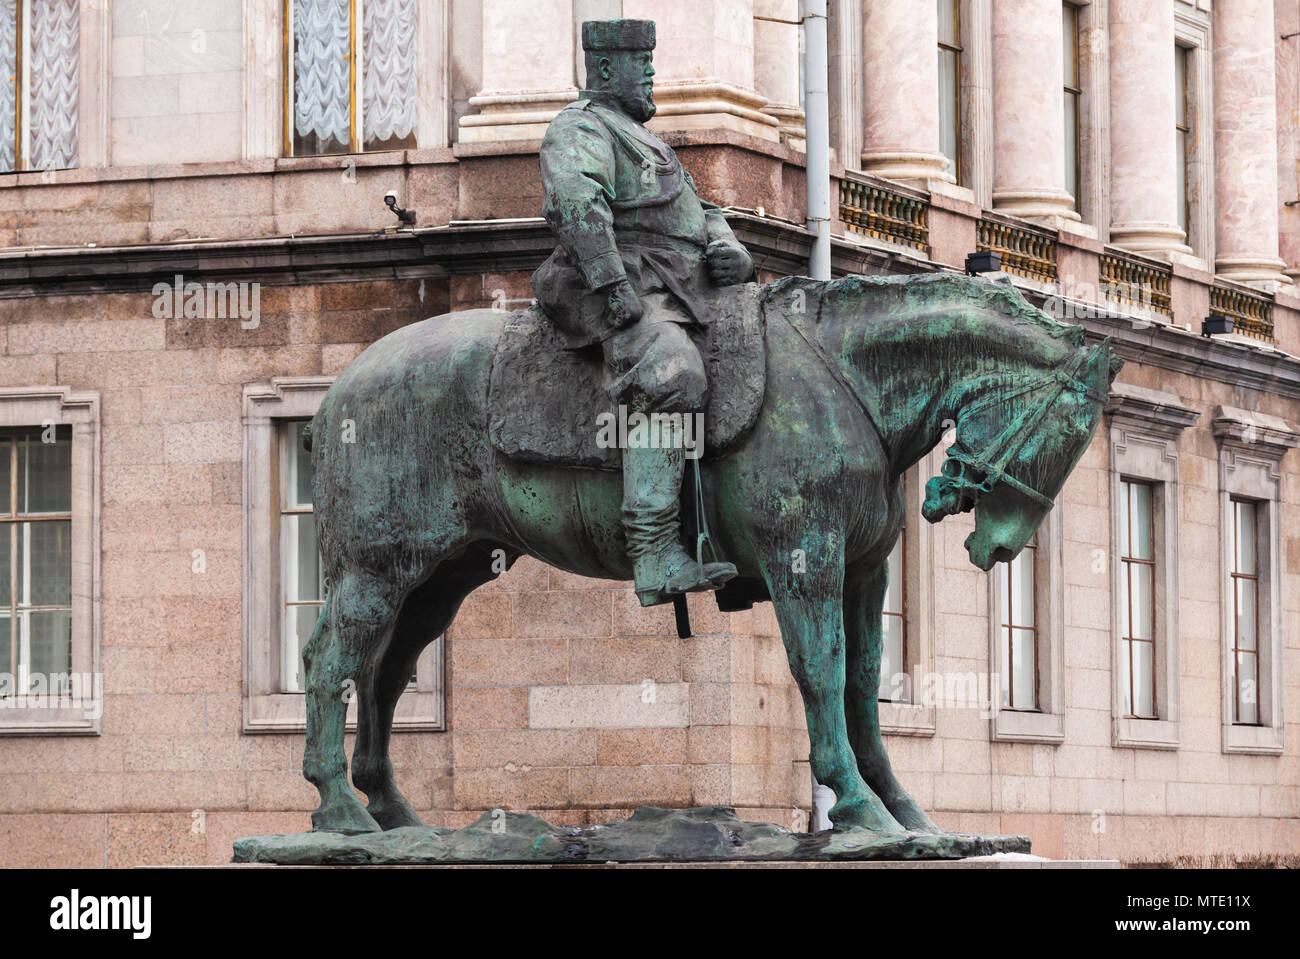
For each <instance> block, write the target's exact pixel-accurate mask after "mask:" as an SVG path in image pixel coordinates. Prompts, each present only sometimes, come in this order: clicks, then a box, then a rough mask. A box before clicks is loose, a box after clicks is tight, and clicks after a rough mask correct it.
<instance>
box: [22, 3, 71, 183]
mask: <svg viewBox="0 0 1300 959" xmlns="http://www.w3.org/2000/svg"><path fill="white" fill-rule="evenodd" d="M78 7H79V4H78V0H31V2H29V3H28V5H27V13H28V16H29V17H30V18H31V24H30V25H29V27H28V35H29V36H30V38H31V41H30V42H31V51H30V56H31V61H30V65H29V67H28V70H27V73H28V77H29V81H28V82H29V89H28V90H26V91H24V95H25V96H26V97H27V117H28V120H27V122H28V141H29V143H30V147H29V150H30V152H29V154H28V157H27V168H28V169H29V170H57V169H66V168H67V167H74V166H76V165H77V100H78V89H79V81H80V77H79V76H78V68H77V64H78V62H79V59H80V58H79V57H78V56H77V45H78V41H79V37H80V30H79V29H78V23H79V20H80V10H79V9H78Z"/></svg>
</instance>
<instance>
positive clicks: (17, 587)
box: [0, 0, 1300, 866]
mask: <svg viewBox="0 0 1300 959" xmlns="http://www.w3.org/2000/svg"><path fill="white" fill-rule="evenodd" d="M8 6H9V7H13V10H14V11H16V13H17V14H18V16H16V17H14V16H11V17H10V20H9V21H8V22H6V23H3V24H0V34H3V35H2V36H0V58H3V57H4V56H5V53H4V50H5V43H6V42H7V41H6V39H5V38H6V37H8V38H10V39H11V40H12V44H11V46H12V48H13V49H14V50H20V51H22V56H21V58H20V59H15V60H14V63H15V64H17V66H16V67H14V68H12V69H11V72H13V73H14V75H15V76H16V77H17V78H18V81H20V82H16V83H15V84H11V85H10V87H9V88H8V90H7V95H8V96H9V97H10V100H9V101H8V104H7V105H8V106H9V107H11V108H12V109H7V110H5V111H0V115H4V116H8V117H11V118H12V119H11V120H7V121H3V122H2V123H0V139H4V140H5V141H6V142H8V143H10V144H12V150H11V152H10V153H9V154H8V155H7V157H5V156H0V164H7V166H6V169H7V170H8V171H9V172H6V173H3V174H0V241H2V242H3V244H4V249H0V495H3V497H4V498H5V502H3V503H0V553H2V554H3V556H2V560H3V563H4V565H3V566H0V573H3V575H2V576H0V579H5V580H6V583H5V586H4V587H3V588H0V626H2V627H3V630H0V673H3V674H5V676H6V677H7V678H8V686H7V687H0V865H5V866H20V865H66V866H101V865H108V866H126V865H133V864H138V863H158V862H182V863H209V862H211V863H215V862H222V861H225V860H226V859H228V857H229V854H230V848H231V845H230V844H231V840H232V839H233V838H234V837H237V836H240V835H248V834H253V833H265V832H284V831H298V830H302V829H305V828H307V827H308V825H309V819H308V814H309V812H310V810H311V809H312V808H314V806H315V801H316V797H315V792H314V790H313V789H312V787H311V786H310V785H309V784H308V783H307V782H306V781H305V780H304V779H303V778H302V776H301V773H300V766H301V762H302V752H303V742H304V739H303V715H304V709H303V702H302V695H301V693H300V692H297V691H296V689H297V688H299V687H298V679H299V677H298V676H297V674H296V670H295V668H294V666H295V661H296V651H297V646H296V643H297V641H298V639H297V637H298V636H299V635H300V634H301V631H302V628H303V626H302V624H303V623H306V624H307V626H308V627H309V625H310V620H311V617H312V616H313V615H314V613H313V612H312V610H313V609H314V606H313V602H314V601H315V600H316V599H318V583H317V582H316V580H315V578H314V577H315V572H314V570H315V567H314V565H313V555H312V552H311V549H310V545H311V543H312V539H311V519H310V502H309V497H308V498H307V499H304V497H303V495H302V493H301V490H302V489H303V488H304V487H302V486H300V485H299V483H300V482H301V480H302V477H303V475H304V472H303V470H304V467H303V461H302V460H301V459H300V458H299V457H298V455H297V453H298V447H297V435H296V433H295V429H296V427H295V424H297V423H301V422H302V421H303V420H304V419H306V418H309V417H310V416H311V414H312V412H313V410H314V409H315V404H316V403H318V402H319V399H320V396H321V395H322V393H323V391H324V390H325V388H326V387H327V386H328V383H329V382H330V380H331V378H332V377H333V376H335V375H336V374H337V373H338V372H339V371H340V370H341V369H342V368H343V367H344V366H346V365H347V363H348V362H349V361H350V360H351V359H352V358H353V357H355V356H356V355H357V354H358V353H359V352H360V351H361V350H362V349H364V348H365V346H366V345H367V344H369V343H370V342H373V341H374V340H375V339H377V338H378V337H380V336H382V335H384V334H385V333H387V332H389V331H391V330H393V329H395V328H396V327H399V326H401V325H403V324H406V323H410V322H413V321H415V320H418V319H422V318H424V317H427V316H432V315H438V314H442V313H446V312H448V311H451V310H458V309H465V308H470V307H487V306H495V307H497V308H502V309H510V308H514V307H515V306H517V305H519V304H520V303H521V302H526V300H527V298H528V297H529V296H530V295H531V294H530V291H529V286H528V278H529V275H530V273H531V271H532V269H533V268H534V267H535V266H536V265H537V264H539V263H540V262H541V261H542V259H543V258H544V257H545V256H546V255H547V254H548V253H549V251H550V249H551V245H552V244H551V239H550V236H549V234H548V232H547V230H546V227H545V225H544V224H543V223H542V222H541V221H540V220H539V219H538V214H539V212H540V206H541V196H540V184H539V175H538V163H537V150H538V145H539V140H540V136H541V133H542V131H543V130H544V128H545V124H546V123H547V121H548V120H549V119H550V117H551V116H553V115H554V113H555V112H556V111H557V110H558V109H559V108H560V107H561V106H563V104H565V103H567V102H569V101H570V100H572V99H574V98H575V97H576V95H577V90H578V88H579V87H580V85H581V81H582V64H581V50H580V47H579V46H578V44H577V42H576V41H577V31H578V25H579V23H580V22H581V21H582V20H585V19H596V18H607V17H616V16H627V17H646V18H652V19H655V20H657V21H658V25H659V26H658V36H659V49H658V50H657V53H656V69H657V75H656V78H655V80H656V83H655V92H656V100H657V102H658V104H659V112H658V115H657V116H656V118H655V120H654V121H653V123H652V126H653V127H654V128H655V129H657V130H659V131H660V132H661V135H663V136H664V137H665V139H667V140H668V142H669V143H671V144H672V145H673V146H674V147H675V148H676V149H677V151H678V154H679V155H680V156H681V158H682V160H683V162H684V163H685V165H686V166H687V168H688V169H689V170H690V171H691V173H692V174H693V176H694V179H695V182H696V183H697V184H698V186H699V188H700V190H701V192H702V194H703V195H704V196H705V197H706V198H707V199H709V200H712V201H713V202H715V203H718V204H720V205H722V206H724V207H726V208H727V210H728V217H729V219H730V221H731V223H732V225H733V228H734V229H735V231H736V233H737V235H738V236H739V237H740V238H741V239H742V240H743V241H744V242H745V243H746V244H747V245H748V246H749V248H750V250H751V251H752V252H753V254H754V259H755V262H756V263H757V264H758V266H759V270H760V276H761V278H763V279H771V278H774V277H777V276H781V275H786V274H791V273H800V272H803V270H804V264H805V263H806V257H807V254H808V250H809V246H810V239H809V234H808V233H807V232H806V231H805V230H804V229H803V227H802V222H803V210H804V187H803V166H802V157H803V154H802V152H801V151H802V149H803V144H804V130H803V115H802V111H801V108H800V105H799V104H800V97H801V93H800V91H801V76H800V65H799V35H798V28H797V26H795V25H794V23H793V21H797V20H798V18H799V16H800V5H799V3H798V0H691V2H686V0H658V2H655V3H649V2H646V0H531V2H528V3H523V2H519V0H481V2H472V0H418V2H417V0H364V2H362V0H287V2H286V0H208V2H204V3H198V2H192V0H186V2H166V3H164V2H161V0H24V2H22V3H20V4H17V5H14V4H9V5H8ZM3 19H4V18H3V17H0V20H3ZM829 28H830V34H831V39H832V50H831V64H832V70H831V108H832V145H833V147H834V150H835V157H836V161H835V164H834V165H833V171H832V172H833V177H834V184H833V189H834V191H835V192H834V193H833V196H835V197H837V202H835V203H834V204H833V207H834V209H835V222H834V224H833V233H834V237H835V239H834V252H833V260H834V268H835V270H836V272H837V273H871V274H879V273H915V272H924V271H934V270H944V269H947V270H952V269H961V268H962V265H963V263H964V259H965V257H966V255H967V254H968V253H970V252H973V251H976V250H996V251H999V252H1001V253H1002V255H1003V268H1004V269H1005V271H1006V272H1007V273H1008V274H1009V275H1010V276H1011V277H1012V279H1013V281H1014V282H1015V283H1016V284H1017V285H1019V286H1020V288H1021V289H1022V290H1023V291H1024V292H1025V293H1026V295H1027V296H1029V297H1030V298H1031V299H1032V300H1034V301H1035V302H1038V303H1040V304H1042V305H1043V306H1044V307H1045V308H1046V309H1048V310H1050V311H1054V312H1055V313H1056V314H1057V315H1059V316H1061V317H1062V318H1064V319H1067V320H1071V321H1074V322H1079V323H1082V324H1083V325H1084V326H1086V327H1087V328H1088V330H1089V331H1090V333H1091V334H1092V335H1094V336H1097V337H1101V336H1111V337H1113V338H1114V343H1115V345H1116V348H1117V349H1118V351H1119V352H1120V354H1121V355H1122V356H1124V357H1125V358H1126V359H1127V361H1128V362H1127V365H1126V366H1125V368H1124V370H1123V371H1122V372H1121V374H1120V377H1119V379H1118V381H1117V383H1116V386H1115V388H1114V392H1113V396H1112V399H1111V402H1110V404H1109V407H1108V409H1109V412H1108V415H1107V417H1106V419H1105V420H1104V422H1103V425H1102V427H1101V428H1100V429H1099V430H1098V433H1097V436H1096V438H1095V439H1094V441H1093V444H1092V446H1091V447H1090V449H1089V451H1088V453H1087V455H1086V457H1085V458H1084V460H1083V461H1082V463H1081V464H1080V466H1079V468H1078V469H1077V471H1076V472H1075V473H1074V475H1073V476H1072V478H1071V479H1070V481H1069V483H1068V484H1067V486H1066V488H1065V490H1064V492H1063V494H1062V496H1061V498H1060V502H1059V503H1058V506H1057V508H1056V509H1055V510H1054V512H1053V513H1052V515H1051V516H1050V518H1049V520H1048V521H1047V522H1046V523H1045V524H1044V526H1043V528H1042V530H1040V533H1039V536H1038V539H1037V540H1036V542H1035V545H1034V548H1033V550H1032V551H1027V552H1026V554H1025V556H1026V557H1027V558H1026V559H1024V560H1022V561H1020V564H1019V566H1017V567H1015V568H1014V570H1013V571H1012V572H1007V571H1006V570H1003V569H995V571H994V572H993V573H991V574H985V573H981V572H979V571H978V570H976V569H974V568H973V567H971V566H970V565H969V563H968V561H967V559H966V556H965V553H964V550H963V549H962V541H963V539H964V538H965V536H966V535H967V534H968V533H969V532H970V529H971V524H970V520H969V517H956V518H951V519H949V520H947V521H945V522H943V523H942V524H940V525H937V526H933V527H932V526H928V525H927V524H925V523H924V522H923V521H922V520H921V518H920V512H919V506H920V500H921V496H922V487H923V484H924V482H925V479H926V478H927V477H928V476H930V475H933V474H934V472H935V471H936V470H937V469H938V458H937V454H934V455H932V456H931V457H929V458H927V459H926V460H925V461H923V462H922V463H920V464H918V466H917V467H916V469H914V470H913V471H912V473H911V474H909V476H908V480H907V483H908V496H909V509H910V512H909V517H908V523H907V527H906V529H905V532H904V534H903V537H902V544H901V546H900V548H898V549H897V550H896V553H895V562H896V566H897V570H898V573H899V575H898V576H897V578H896V579H897V582H898V583H899V586H900V588H899V589H898V591H897V592H896V594H895V595H894V596H893V598H892V599H891V607H890V610H889V612H888V613H887V615H889V616H892V617H893V621H892V622H891V623H890V624H889V630H888V633H889V635H890V636H891V646H890V647H889V649H888V654H889V657H890V664H891V668H890V672H891V674H892V676H891V679H890V681H889V684H888V688H884V689H882V698H884V699H886V700H887V702H884V703H882V713H883V714H884V716H885V719H886V723H887V730H888V733H889V736H888V746H889V749H890V753H891V756H892V757H893V760H894V764H895V768H896V769H897V770H898V771H899V775H900V777H901V778H902V779H903V781H904V782H905V784H906V785H907V786H908V787H909V788H910V789H911V790H912V791H913V793H914V794H915V795H916V797H917V798H918V800H919V801H920V802H921V804H922V805H923V806H924V807H925V808H926V809H927V810H931V811H933V815H934V816H935V818H936V819H937V820H938V821H939V822H940V823H942V824H945V825H948V826H950V827H955V828H961V829H966V830H984V831H995V832H1024V833H1027V834H1029V835H1030V836H1031V837H1032V838H1033V841H1034V846H1035V851H1036V852H1039V853H1041V854H1044V855H1048V856H1066V857H1087V858H1092V857H1115V858H1119V859H1121V860H1122V861H1124V862H1127V863H1150V862H1174V861H1187V862H1192V861H1195V862H1230V861H1243V862H1245V861H1288V862H1294V861H1295V860H1296V857H1297V856H1300V763H1297V754H1298V751H1300V746H1298V745H1297V743H1298V741H1300V727H1297V718H1298V717H1300V703H1298V702H1297V698H1298V697H1297V689H1298V688H1300V640H1298V639H1297V635H1298V633H1297V623H1300V525H1297V524H1298V523H1300V519H1297V517H1298V516H1300V456H1298V455H1297V454H1290V453H1288V451H1289V450H1290V449H1291V448H1292V447H1294V446H1295V445H1296V444H1297V441H1300V433H1297V427H1296V424H1300V360H1297V359H1296V356H1297V355H1300V293H1297V289H1296V286H1295V281H1294V278H1295V276H1296V274H1297V272H1298V271H1300V212H1298V210H1300V207H1297V206H1296V201H1297V200H1298V199H1300V184H1298V183H1297V160H1298V157H1300V153H1298V147H1300V143H1298V142H1297V134H1298V127H1297V122H1296V115H1297V110H1298V109H1300V103H1297V99H1298V97H1300V94H1298V92H1297V91H1300V52H1298V50H1300V36H1298V35H1297V34H1300V0H1274V2H1269V0H1213V2H1211V0H1196V2H1187V0H1151V2H1141V3H1139V2H1132V0H1090V2H1081V3H1073V2H1071V0H1067V2H1065V3H1062V2H1060V0H939V2H937V3H934V2H931V0H869V2H863V0H838V2H832V4H831V17H830V23H829ZM5 31H8V32H7V33H6V32H5ZM9 55H10V56H13V54H12V53H11V54H9ZM0 73H3V71H0ZM1058 78H1059V80H1060V82H1058ZM340 91H341V93H340ZM4 123H7V124H8V125H7V126H4ZM389 191H393V192H394V193H395V194H396V198H397V202H396V205H398V206H400V207H403V208H411V209H413V210H414V211H415V222H414V224H413V225H406V224H403V223H401V222H400V221H398V220H397V218H395V217H394V215H393V213H392V212H390V210H389V209H387V208H386V206H385V205H384V202H383V198H384V195H385V193H387V192H389ZM1207 317H1228V318H1231V319H1232V320H1234V332H1232V333H1229V334H1220V335H1214V336H1203V335H1202V322H1203V321H1204V320H1205V319H1206V318H1207ZM430 428H431V429H436V428H437V424H430ZM1026 595H1028V596H1029V597H1032V602H1029V603H1026V602H1024V597H1025V596H1026ZM691 610H692V614H693V620H694V626H695V630H696V634H697V635H696V636H695V637H694V638H692V639H689V640H685V641H683V640H679V639H678V638H677V637H676V632H675V629H674V624H673V619H672V614H671V612H670V611H669V609H667V608H664V607H660V608H655V609H649V610H643V609H641V608H640V607H639V606H638V605H637V603H636V599H635V597H634V595H633V594H632V592H631V589H630V584H624V583H608V582H597V581H591V580H585V579H581V578H578V577H575V576H571V575H568V574H565V573H562V572H559V571H557V570H553V569H549V568H547V567H544V566H542V565H541V564H540V563H537V562H533V561H528V560H524V561H521V562H520V563H518V564H517V565H516V567H515V568H514V569H512V570H511V571H510V572H508V573H507V574H505V575H503V576H501V577H500V579H499V580H498V581H496V582H494V583H493V584H491V585H490V586H488V587H484V588H483V589H481V590H479V591H478V592H477V593H475V594H474V595H472V596H471V597H470V599H469V600H468V601H467V602H466V603H465V606H464V608H463V610H462V612H461V614H460V617H459V618H458V619H457V620H456V622H455V624H454V625H453V627H452V628H451V630H450V631H449V632H448V633H447V635H446V636H445V637H443V638H442V639H441V640H440V641H439V642H438V643H436V644H434V646H432V647H431V648H430V651H429V652H428V653H427V654H426V655H425V657H424V659H422V661H421V663H420V665H419V667H418V669H417V673H416V675H415V676H414V677H413V678H412V685H411V687H410V688H409V689H408V691H407V693H406V694H405V695H404V697H403V700H402V703H401V704H400V705H399V714H398V729H399V730H400V731H399V732H398V733H397V734H396V735H395V736H394V743H393V756H394V762H395V766H396V770H397V778H398V783H399V786H400V787H401V788H402V790H403V791H404V792H405V793H406V795H407V796H408V797H410V798H411V799H412V802H413V803H414V804H415V806H416V808H417V810H419V811H420V812H421V814H422V815H423V816H424V818H425V819H426V821H427V822H429V823H431V824H436V825H461V824H464V823H467V822H469V821H472V820H473V819H474V818H476V817H477V816H478V815H480V814H481V813H482V812H483V811H484V810H485V809H490V808H493V807H498V806H501V807H508V808H512V809H527V810H533V811H536V812H538V813H539V814H541V815H543V816H545V817H546V818H548V819H551V820H552V821H555V822H567V823H585V822H598V821H604V820H608V819H611V818H621V817H623V816H625V815H626V814H627V813H628V811H629V810H630V809H632V808H634V807H635V806H637V805H639V804H644V803H652V804H657V805H667V806H687V805H701V804H708V803H721V804H728V805H733V806H736V807H737V808H738V810H739V811H740V812H741V814H742V815H743V816H746V817H750V818H763V819H769V820H771V821H775V822H780V823H783V824H788V825H790V826H791V827H793V828H805V826H806V822H807V811H808V808H809V806H810V777H809V770H808V764H807V734H806V731H805V729H804V722H803V714H802V706H801V703H800V700H799V697H798V693H797V690H796V689H795V688H794V686H793V683H792V681H791V679H790V676H789V672H788V668H787V666H786V661H785V654H784V649H783V647H782V644H781V640H780V637H779V635H778V633H777V630H776V626H775V621H774V618H773V616H772V614H771V609H770V607H769V606H766V605H763V606H759V607H757V608H756V609H754V610H753V611H751V612H746V613H732V614H722V613H719V612H718V611H717V610H716V608H715V607H714V604H713V603H712V601H711V599H709V598H708V597H699V596H695V597H692V599H691ZM1016 670H1019V673H1017V672H1016ZM1017 676H1018V677H1019V679H1018V680H1017V678H1016V677H1017ZM904 677H906V678H904ZM0 682H3V680H0ZM42 684H43V685H42ZM1004 684H1005V686H1006V688H1005V690H1004V688H1003V686H1004ZM31 691H34V692H35V693H44V695H27V694H28V693H29V692H31ZM52 691H53V692H58V693H59V695H57V696H56V695H53V694H52ZM73 694H75V695H73Z"/></svg>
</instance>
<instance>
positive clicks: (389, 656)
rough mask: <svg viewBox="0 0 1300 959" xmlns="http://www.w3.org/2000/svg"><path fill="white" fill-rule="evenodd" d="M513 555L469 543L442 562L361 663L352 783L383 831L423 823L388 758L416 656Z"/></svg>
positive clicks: (446, 626) (443, 629) (416, 591)
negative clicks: (385, 638)
mask: <svg viewBox="0 0 1300 959" xmlns="http://www.w3.org/2000/svg"><path fill="white" fill-rule="evenodd" d="M515 555H516V554H514V553H506V552H504V551H502V552H501V553H496V552H495V551H494V550H492V548H491V547H490V546H486V545H484V544H475V545H473V546H471V547H470V548H469V549H468V550H466V552H465V553H464V554H463V555H461V556H459V557H456V558H454V559H447V560H444V561H443V562H442V563H441V564H439V566H438V567H437V569H435V570H434V572H433V574H432V575H431V576H430V577H429V578H428V579H427V580H426V581H425V582H424V583H423V584H422V585H420V586H419V587H417V588H416V589H415V590H414V591H413V592H412V593H411V594H410V595H409V596H407V598H406V599H405V601H404V602H403V603H402V608H401V612H400V613H399V614H398V619H397V626H396V628H395V629H394V630H393V633H392V635H391V637H390V638H389V640H388V642H387V643H385V644H383V645H382V646H377V647H375V648H373V649H371V650H370V651H369V652H368V653H367V655H366V658H365V660H364V662H363V663H362V666H361V671H360V676H359V680H358V687H357V693H358V700H357V707H358V709H357V741H356V747H355V749H354V750H353V755H352V781H353V783H354V784H356V787H357V788H358V789H360V790H361V791H362V792H364V793H365V794H366V796H367V797H369V799H370V804H369V806H367V807H366V808H367V811H368V812H369V814H370V816H371V818H373V819H374V820H375V821H376V822H377V823H379V825H380V826H381V827H383V828H384V829H397V828H400V827H402V826H422V825H424V823H423V821H422V820H421V819H420V817H419V815H418V814H417V813H416V812H415V809H414V808H413V807H412V806H411V804H410V802H408V801H407V799H406V797H405V796H403V795H402V793H401V791H400V790H399V789H398V788H397V781H396V779H395V777H394V774H393V763H392V760H391V759H390V757H389V746H390V743H391V740H392V729H393V712H394V710H395V708H396V706H397V701H398V699H400V698H401V695H402V693H403V691H404V690H405V689H406V686H407V683H408V682H409V680H410V677H411V674H412V673H413V672H414V671H415V665H416V660H417V659H418V658H419V656H420V653H421V652H423V650H424V648H425V647H426V646H428V645H429V643H430V642H432V641H433V639H434V638H435V637H437V636H438V635H439V634H440V633H444V632H446V630H447V628H448V627H449V626H450V625H451V623H452V620H453V619H455V617H456V613H457V611H458V610H459V609H460V605H461V603H462V602H463V601H464V599H465V597H466V596H468V595H469V594H470V593H471V592H473V591H474V590H475V589H477V588H478V587H479V586H481V585H483V584H484V583H486V582H488V581H489V580H491V579H493V578H494V577H495V576H496V575H497V574H498V572H500V571H501V570H502V569H503V568H504V567H503V566H502V565H501V563H500V562H499V560H500V559H501V558H503V557H504V558H505V565H507V566H508V565H509V564H510V563H512V562H513V561H514V558H515Z"/></svg>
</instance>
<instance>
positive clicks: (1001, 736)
mask: <svg viewBox="0 0 1300 959" xmlns="http://www.w3.org/2000/svg"><path fill="white" fill-rule="evenodd" d="M990 729H991V730H992V738H993V740H994V741H996V742H1009V743H1047V744H1049V745H1057V744H1059V743H1063V742H1065V717H1064V716H1062V715H1061V714H1060V713H1040V712H1029V711H1027V710H1019V709H999V710H998V711H997V712H996V713H994V714H993V723H992V725H991V726H990Z"/></svg>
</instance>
